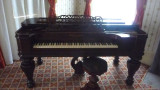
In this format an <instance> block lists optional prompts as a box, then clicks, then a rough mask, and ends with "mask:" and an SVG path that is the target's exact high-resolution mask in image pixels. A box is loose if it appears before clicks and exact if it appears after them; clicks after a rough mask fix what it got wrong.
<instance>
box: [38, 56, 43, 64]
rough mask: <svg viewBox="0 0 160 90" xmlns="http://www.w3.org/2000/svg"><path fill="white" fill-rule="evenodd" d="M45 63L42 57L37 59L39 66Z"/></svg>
mask: <svg viewBox="0 0 160 90" xmlns="http://www.w3.org/2000/svg"><path fill="white" fill-rule="evenodd" d="M42 63H43V60H42V59H41V57H38V58H37V64H38V65H41V64H42Z"/></svg>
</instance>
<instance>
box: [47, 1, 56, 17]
mask: <svg viewBox="0 0 160 90" xmlns="http://www.w3.org/2000/svg"><path fill="white" fill-rule="evenodd" d="M48 2H49V4H50V9H49V14H48V15H49V16H48V17H51V18H55V17H56V10H55V5H56V0H48Z"/></svg>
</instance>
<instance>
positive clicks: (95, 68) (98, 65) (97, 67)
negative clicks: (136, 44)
mask: <svg viewBox="0 0 160 90" xmlns="http://www.w3.org/2000/svg"><path fill="white" fill-rule="evenodd" d="M107 67H108V66H107V62H106V61H105V60H103V59H101V58H98V57H89V58H84V60H83V68H84V70H85V71H86V72H87V73H88V74H90V75H101V74H103V73H105V72H106V71H107Z"/></svg>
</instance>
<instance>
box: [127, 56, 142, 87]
mask: <svg viewBox="0 0 160 90" xmlns="http://www.w3.org/2000/svg"><path fill="white" fill-rule="evenodd" d="M130 58H131V59H129V60H128V61H127V68H128V76H127V79H126V84H127V85H129V86H131V85H132V84H133V83H134V79H133V76H134V74H135V73H136V71H137V70H138V69H139V67H140V65H141V62H140V60H141V59H139V58H134V57H130Z"/></svg>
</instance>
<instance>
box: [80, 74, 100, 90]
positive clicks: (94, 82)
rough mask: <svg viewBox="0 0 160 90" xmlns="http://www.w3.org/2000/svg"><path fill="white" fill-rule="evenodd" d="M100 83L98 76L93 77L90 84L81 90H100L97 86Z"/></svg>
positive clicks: (90, 78)
mask: <svg viewBox="0 0 160 90" xmlns="http://www.w3.org/2000/svg"><path fill="white" fill-rule="evenodd" d="M98 81H99V79H98V77H97V76H96V75H91V76H90V77H89V82H88V83H87V84H86V85H85V86H84V87H83V88H81V89H80V90H100V87H99V85H98V84H97V82H98Z"/></svg>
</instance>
